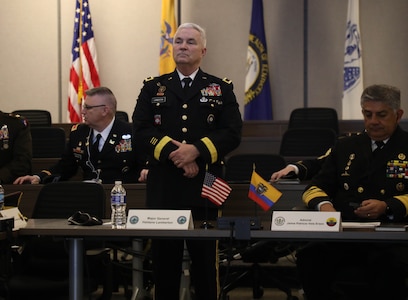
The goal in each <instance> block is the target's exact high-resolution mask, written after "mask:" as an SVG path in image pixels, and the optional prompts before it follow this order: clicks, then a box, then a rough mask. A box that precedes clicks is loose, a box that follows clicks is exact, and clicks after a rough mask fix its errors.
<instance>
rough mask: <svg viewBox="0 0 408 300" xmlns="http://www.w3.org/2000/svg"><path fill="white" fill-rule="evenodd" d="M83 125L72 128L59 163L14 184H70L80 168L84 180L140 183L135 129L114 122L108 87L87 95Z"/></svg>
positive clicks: (128, 125)
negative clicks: (61, 181) (50, 182)
mask: <svg viewBox="0 0 408 300" xmlns="http://www.w3.org/2000/svg"><path fill="white" fill-rule="evenodd" d="M85 94H86V98H85V101H84V104H83V106H82V116H83V120H84V123H81V124H77V125H74V126H72V129H71V132H70V135H69V140H68V142H67V146H66V149H65V152H64V153H63V154H62V157H61V159H60V160H59V162H58V163H57V164H56V165H54V166H52V167H50V168H49V169H48V170H42V171H41V172H40V173H38V174H34V175H26V176H22V177H19V178H17V179H16V180H15V181H14V183H15V184H22V183H26V182H29V183H32V184H36V183H46V182H49V181H56V180H68V179H70V178H71V177H73V176H74V175H75V174H76V173H77V170H78V167H81V169H82V173H83V179H84V180H94V181H97V182H102V183H114V181H115V180H122V181H123V182H124V183H130V182H138V179H139V176H140V174H139V173H140V171H141V169H142V168H141V164H138V162H137V158H136V155H135V152H134V151H133V150H134V149H133V147H134V145H133V140H132V126H131V124H130V123H127V122H123V121H121V120H119V119H115V113H116V104H117V102H116V98H115V96H114V94H113V93H112V91H111V90H110V89H108V88H107V87H96V88H93V89H90V90H87V91H86V92H85Z"/></svg>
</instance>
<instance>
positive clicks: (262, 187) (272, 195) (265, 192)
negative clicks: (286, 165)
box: [248, 170, 282, 211]
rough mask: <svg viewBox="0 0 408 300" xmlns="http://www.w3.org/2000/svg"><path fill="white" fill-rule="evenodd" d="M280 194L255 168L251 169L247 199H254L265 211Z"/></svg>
mask: <svg viewBox="0 0 408 300" xmlns="http://www.w3.org/2000/svg"><path fill="white" fill-rule="evenodd" d="M281 196H282V193H281V192H280V191H279V190H277V189H276V188H274V187H273V186H272V185H271V184H270V183H269V182H267V181H266V180H265V179H263V178H262V177H261V176H259V174H258V173H256V172H255V170H254V171H252V176H251V184H250V186H249V192H248V197H249V199H251V200H253V201H255V202H256V203H258V205H259V206H260V207H262V209H263V210H264V211H267V210H268V209H270V208H271V206H272V205H274V204H275V203H276V202H277V201H278V200H279V198H280V197H281Z"/></svg>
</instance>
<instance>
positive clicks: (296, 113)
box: [288, 107, 339, 135]
mask: <svg viewBox="0 0 408 300" xmlns="http://www.w3.org/2000/svg"><path fill="white" fill-rule="evenodd" d="M309 127H311V128H331V129H333V130H334V132H335V133H336V134H337V135H338V134H339V121H338V117H337V111H336V110H335V109H333V108H329V107H304V108H296V109H294V110H293V111H292V112H291V114H290V117H289V124H288V129H292V128H309Z"/></svg>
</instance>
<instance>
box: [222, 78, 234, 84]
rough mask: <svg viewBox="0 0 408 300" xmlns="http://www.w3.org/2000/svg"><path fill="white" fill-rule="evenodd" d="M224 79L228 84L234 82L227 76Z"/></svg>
mask: <svg viewBox="0 0 408 300" xmlns="http://www.w3.org/2000/svg"><path fill="white" fill-rule="evenodd" d="M222 81H224V82H226V83H228V84H231V83H232V80H229V79H228V78H227V77H225V78H224V79H223V80H222Z"/></svg>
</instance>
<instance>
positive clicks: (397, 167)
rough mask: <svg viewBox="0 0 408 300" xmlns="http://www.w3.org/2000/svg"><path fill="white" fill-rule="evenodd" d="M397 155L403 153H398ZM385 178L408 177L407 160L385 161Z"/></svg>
mask: <svg viewBox="0 0 408 300" xmlns="http://www.w3.org/2000/svg"><path fill="white" fill-rule="evenodd" d="M398 157H404V158H405V155H403V154H399V155H398ZM386 176H387V178H404V179H408V161H407V160H390V161H389V162H387V170H386Z"/></svg>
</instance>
